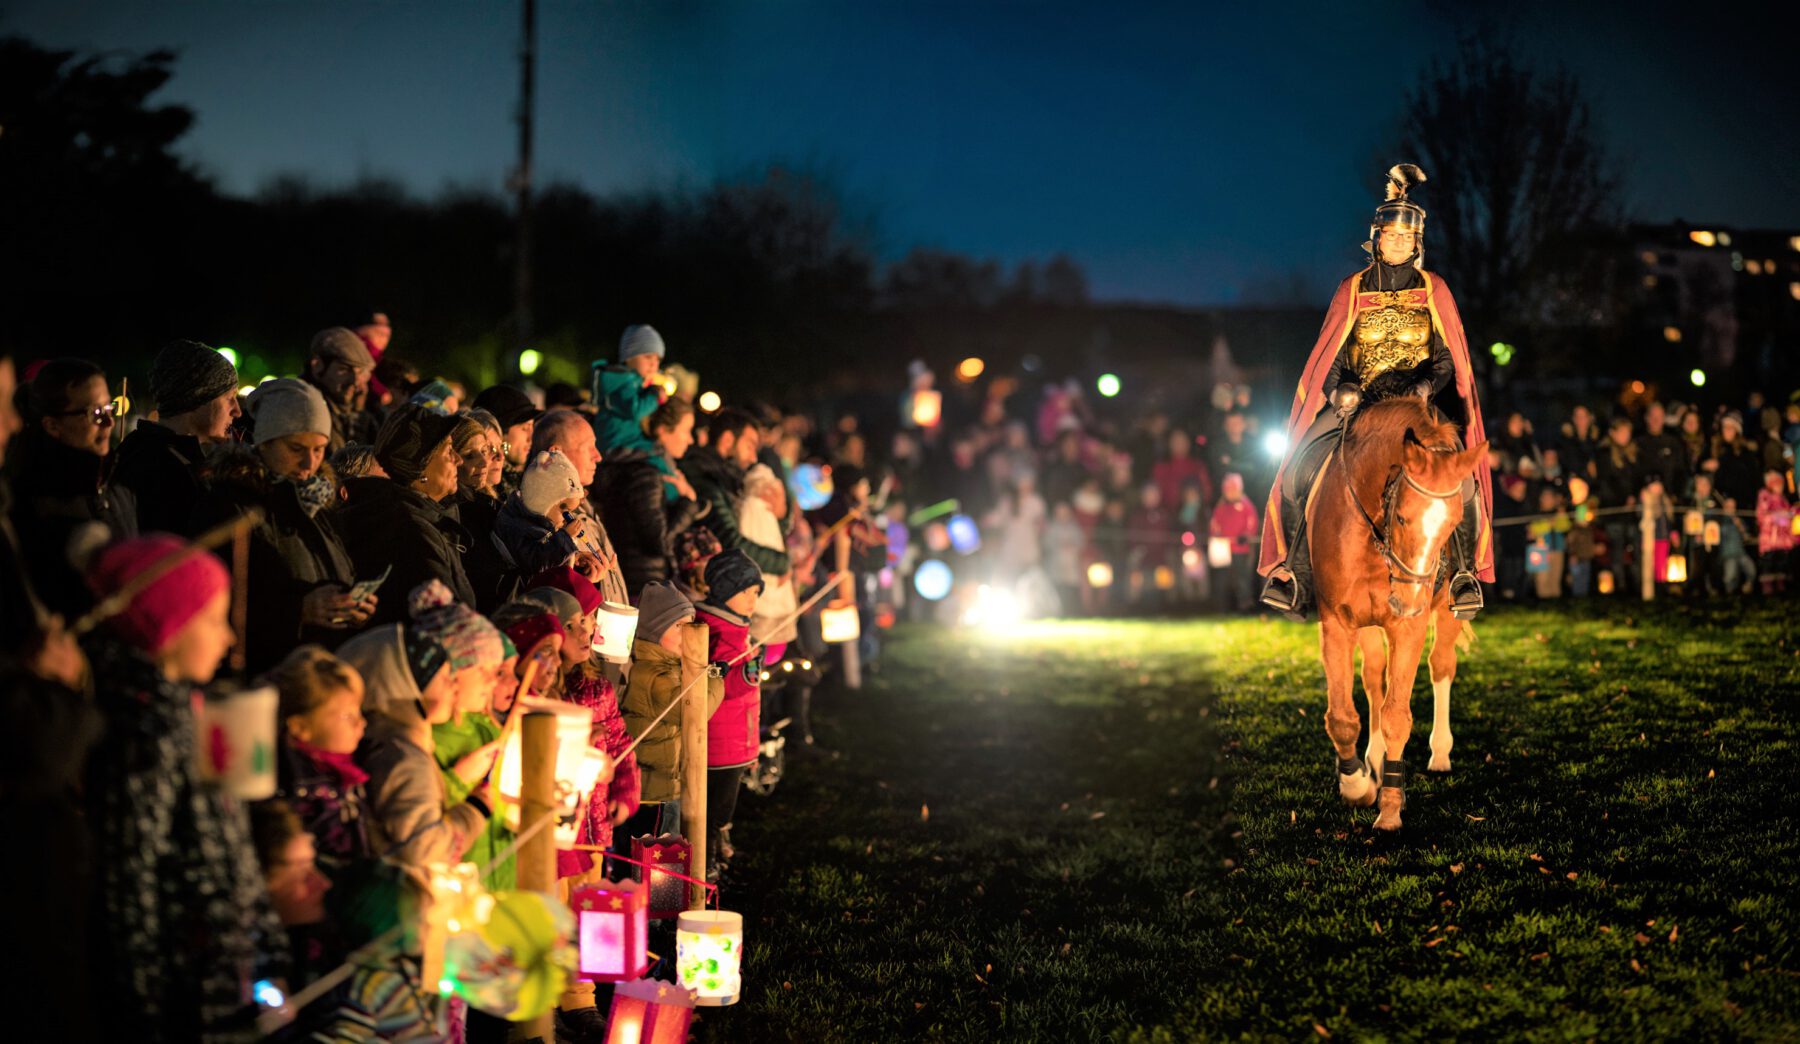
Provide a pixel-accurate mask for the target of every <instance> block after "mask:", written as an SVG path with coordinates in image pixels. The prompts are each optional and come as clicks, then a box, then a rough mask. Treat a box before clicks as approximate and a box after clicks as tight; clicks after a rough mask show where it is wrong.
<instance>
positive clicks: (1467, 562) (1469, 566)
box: [1450, 510, 1484, 620]
mask: <svg viewBox="0 0 1800 1044" xmlns="http://www.w3.org/2000/svg"><path fill="white" fill-rule="evenodd" d="M1475 515H1476V512H1475V510H1469V511H1465V512H1463V519H1462V522H1461V523H1459V524H1458V525H1457V527H1456V532H1455V533H1453V534H1451V536H1450V547H1451V554H1452V556H1453V560H1454V561H1455V563H1456V572H1455V573H1453V574H1451V576H1450V615H1451V616H1454V617H1456V618H1457V619H1458V620H1473V619H1475V614H1476V613H1479V612H1481V608H1482V605H1483V604H1484V603H1483V600H1482V596H1481V581H1479V580H1477V579H1475Z"/></svg>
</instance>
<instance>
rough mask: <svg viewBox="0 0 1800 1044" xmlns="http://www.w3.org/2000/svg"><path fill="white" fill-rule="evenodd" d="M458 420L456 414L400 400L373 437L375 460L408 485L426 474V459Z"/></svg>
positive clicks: (454, 426) (397, 480) (390, 475)
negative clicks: (435, 410) (439, 411)
mask: <svg viewBox="0 0 1800 1044" xmlns="http://www.w3.org/2000/svg"><path fill="white" fill-rule="evenodd" d="M458 423H460V422H459V421H458V420H457V419H456V418H455V417H446V416H444V415H443V414H441V413H433V412H431V411H430V410H428V409H426V408H425V407H423V406H418V405H415V404H413V403H410V402H408V403H403V404H401V405H400V406H398V407H396V408H395V409H394V412H393V413H391V414H389V415H388V419H387V423H385V424H383V425H382V426H381V434H379V435H377V436H376V437H375V459H376V460H377V461H379V462H380V463H381V470H383V471H385V472H387V473H388V478H391V479H393V480H394V481H395V482H398V483H400V484H401V485H403V486H410V485H412V484H413V483H414V482H417V481H418V480H419V478H420V477H421V476H423V475H424V474H425V462H426V461H427V460H430V459H431V454H432V453H433V452H434V451H435V450H436V449H437V448H438V446H439V445H440V444H441V443H442V442H443V441H444V440H445V439H447V438H449V437H450V433H451V432H453V431H455V430H456V425H457V424H458Z"/></svg>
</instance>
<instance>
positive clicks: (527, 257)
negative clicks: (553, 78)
mask: <svg viewBox="0 0 1800 1044" xmlns="http://www.w3.org/2000/svg"><path fill="white" fill-rule="evenodd" d="M524 4H525V12H524V13H525V24H524V31H523V34H522V39H521V40H520V43H519V168H518V170H516V171H514V172H513V191H514V192H515V193H516V194H517V202H516V204H515V205H516V209H517V214H516V215H515V218H516V220H517V222H518V226H517V229H516V232H515V234H514V237H513V315H514V316H515V318H516V320H517V323H518V343H517V344H515V345H514V357H513V363H512V365H513V366H514V367H516V366H517V365H518V362H517V359H518V354H517V353H518V352H522V351H524V350H525V349H527V348H529V347H531V333H532V329H531V130H532V127H531V120H532V109H533V96H534V95H535V93H536V79H537V0H524Z"/></svg>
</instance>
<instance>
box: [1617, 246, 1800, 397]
mask: <svg viewBox="0 0 1800 1044" xmlns="http://www.w3.org/2000/svg"><path fill="white" fill-rule="evenodd" d="M1630 242H1631V244H1632V250H1633V252H1634V254H1635V255H1636V257H1635V262H1636V263H1635V265H1634V266H1633V267H1634V270H1635V271H1636V273H1637V277H1638V279H1637V284H1638V285H1637V287H1636V288H1635V292H1634V293H1632V295H1631V298H1630V299H1631V302H1632V304H1631V307H1630V309H1629V311H1628V313H1627V314H1628V316H1629V319H1628V323H1629V330H1628V331H1627V337H1628V340H1629V341H1630V343H1631V344H1632V345H1633V346H1635V348H1636V349H1638V350H1639V352H1641V354H1640V355H1639V358H1642V359H1645V360H1655V362H1652V363H1650V365H1651V366H1652V367H1653V368H1654V369H1656V370H1659V371H1661V372H1652V373H1648V374H1646V375H1645V376H1646V377H1648V378H1649V379H1651V380H1655V381H1663V382H1669V383H1671V384H1675V385H1686V386H1689V387H1691V386H1692V385H1693V384H1696V383H1700V382H1704V386H1705V387H1707V388H1708V392H1709V394H1710V395H1711V396H1712V397H1729V398H1735V397H1737V396H1739V395H1741V394H1743V393H1745V392H1748V391H1750V390H1761V391H1763V392H1764V393H1765V394H1766V395H1768V397H1769V398H1771V399H1775V400H1779V399H1785V398H1786V397H1787V395H1788V394H1789V393H1790V392H1791V391H1793V390H1794V389H1795V388H1796V387H1797V386H1800V229H1791V230H1785V231H1781V230H1768V229H1760V230H1753V229H1734V228H1723V227H1720V226H1702V225H1691V224H1686V223H1675V224H1668V225H1637V226H1633V227H1632V229H1631V230H1630ZM1696 377H1697V378H1698V381H1696V380H1695V378H1696ZM1684 390H1686V389H1685V388H1684Z"/></svg>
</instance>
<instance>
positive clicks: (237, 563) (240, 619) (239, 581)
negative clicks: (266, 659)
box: [231, 526, 250, 678]
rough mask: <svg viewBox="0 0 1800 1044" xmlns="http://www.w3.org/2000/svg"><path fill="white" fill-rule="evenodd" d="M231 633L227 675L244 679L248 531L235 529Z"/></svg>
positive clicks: (233, 531)
mask: <svg viewBox="0 0 1800 1044" xmlns="http://www.w3.org/2000/svg"><path fill="white" fill-rule="evenodd" d="M231 630H232V633H233V634H236V635H237V641H235V642H232V643H231V672H232V673H233V674H236V675H237V676H238V677H240V678H241V677H243V675H244V665H245V663H246V659H245V657H246V656H247V655H248V653H247V650H248V649H249V647H250V643H249V642H248V641H246V640H245V639H246V638H247V637H248V635H249V633H250V530H249V529H248V528H247V527H244V526H237V527H235V528H233V529H232V531H231Z"/></svg>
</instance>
